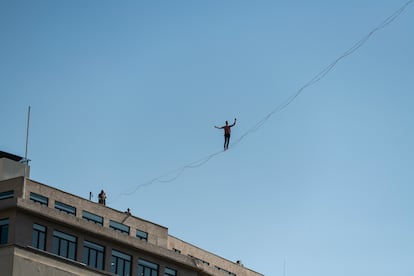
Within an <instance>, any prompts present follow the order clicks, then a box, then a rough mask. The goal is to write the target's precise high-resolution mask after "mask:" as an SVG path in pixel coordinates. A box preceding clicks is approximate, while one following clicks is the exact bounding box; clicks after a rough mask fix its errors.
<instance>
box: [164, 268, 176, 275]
mask: <svg viewBox="0 0 414 276" xmlns="http://www.w3.org/2000/svg"><path fill="white" fill-rule="evenodd" d="M164 276H177V270H174V269H171V268H168V267H166V268H165V270H164Z"/></svg>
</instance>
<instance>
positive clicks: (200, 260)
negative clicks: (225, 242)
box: [188, 255, 210, 265]
mask: <svg viewBox="0 0 414 276" xmlns="http://www.w3.org/2000/svg"><path fill="white" fill-rule="evenodd" d="M188 256H189V257H191V258H193V259H194V260H197V261H199V262H201V263H203V264H205V265H210V263H209V262H207V261H204V260H202V259H199V258H197V257H194V256H191V255H188Z"/></svg>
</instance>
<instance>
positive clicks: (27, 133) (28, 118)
mask: <svg viewBox="0 0 414 276" xmlns="http://www.w3.org/2000/svg"><path fill="white" fill-rule="evenodd" d="M29 126H30V105H29V109H28V112H27V128H26V151H25V154H24V162H25V163H26V165H29V160H28V159H27V150H28V146H29ZM24 176H25V177H26V170H25V173H24Z"/></svg>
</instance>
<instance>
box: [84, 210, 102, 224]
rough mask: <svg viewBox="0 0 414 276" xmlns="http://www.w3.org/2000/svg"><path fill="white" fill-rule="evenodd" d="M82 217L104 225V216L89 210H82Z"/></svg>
mask: <svg viewBox="0 0 414 276" xmlns="http://www.w3.org/2000/svg"><path fill="white" fill-rule="evenodd" d="M82 218H83V219H85V220H87V221H90V222H93V223H96V224H99V225H101V226H102V225H103V217H101V216H98V215H95V214H92V213H89V212H88V211H82Z"/></svg>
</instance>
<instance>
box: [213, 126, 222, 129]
mask: <svg viewBox="0 0 414 276" xmlns="http://www.w3.org/2000/svg"><path fill="white" fill-rule="evenodd" d="M214 127H215V128H219V129H220V128H223V127H218V126H214Z"/></svg>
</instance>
